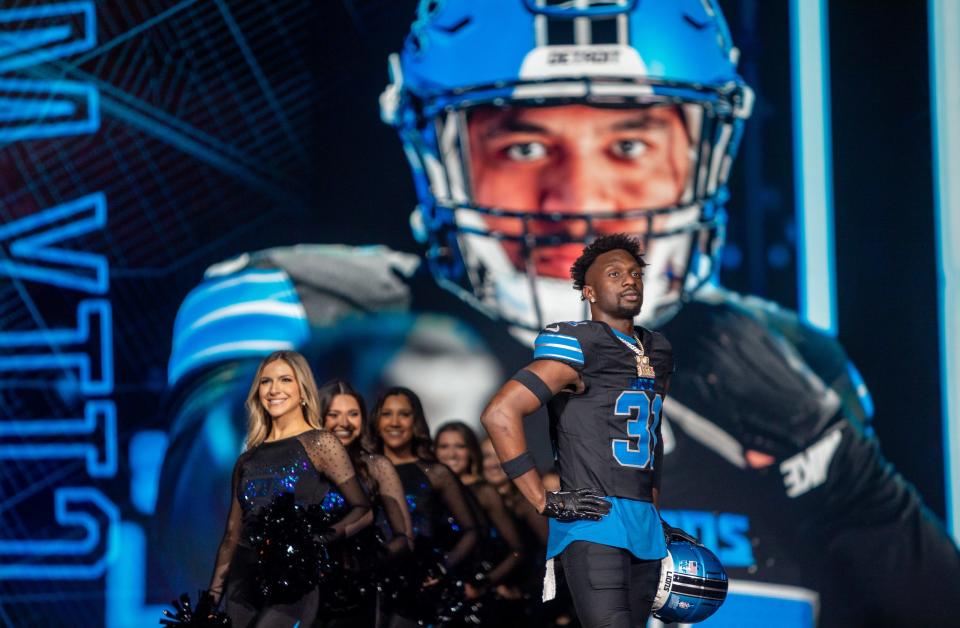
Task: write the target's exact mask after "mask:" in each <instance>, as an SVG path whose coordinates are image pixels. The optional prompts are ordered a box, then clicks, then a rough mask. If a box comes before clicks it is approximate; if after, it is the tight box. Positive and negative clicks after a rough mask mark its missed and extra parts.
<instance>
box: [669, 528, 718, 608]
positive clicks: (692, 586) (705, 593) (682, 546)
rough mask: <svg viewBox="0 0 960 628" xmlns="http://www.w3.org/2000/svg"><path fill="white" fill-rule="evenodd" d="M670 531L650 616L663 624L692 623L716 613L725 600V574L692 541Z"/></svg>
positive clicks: (686, 535)
mask: <svg viewBox="0 0 960 628" xmlns="http://www.w3.org/2000/svg"><path fill="white" fill-rule="evenodd" d="M673 531H674V532H675V533H674V534H671V535H670V537H669V540H668V542H667V556H666V558H664V559H663V561H662V562H661V564H660V585H659V586H658V587H657V596H656V597H655V598H654V600H653V606H652V611H653V616H654V617H656V618H657V619H659V620H660V621H662V622H663V623H665V624H670V623H674V622H676V623H681V624H693V623H696V622H699V621H703V620H704V619H706V618H707V617H710V616H711V615H713V614H714V613H715V612H717V609H718V608H720V605H721V604H723V601H724V600H725V599H726V598H727V586H728V583H727V572H726V571H725V570H724V568H723V565H722V564H721V563H720V560H719V559H718V558H717V557H716V555H715V554H714V553H713V552H711V551H710V550H708V549H707V548H706V547H704V546H703V545H700V544H699V543H698V542H697V541H696V539H694V538H693V537H691V536H689V535H688V534H686V533H685V532H682V531H680V530H677V529H676V528H673Z"/></svg>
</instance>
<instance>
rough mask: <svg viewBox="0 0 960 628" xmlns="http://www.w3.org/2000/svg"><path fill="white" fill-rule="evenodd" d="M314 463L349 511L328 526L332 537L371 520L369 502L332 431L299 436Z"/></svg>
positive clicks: (355, 529)
mask: <svg viewBox="0 0 960 628" xmlns="http://www.w3.org/2000/svg"><path fill="white" fill-rule="evenodd" d="M299 438H300V443H301V444H302V445H303V448H304V450H306V452H307V455H308V456H309V457H310V461H311V462H312V463H313V466H314V467H315V468H316V469H317V471H319V472H320V473H322V474H323V475H325V476H327V477H328V478H330V480H332V481H333V482H334V483H335V484H336V485H337V490H339V491H340V494H341V495H343V498H344V499H345V500H346V502H347V504H348V505H349V506H350V510H349V511H348V512H347V514H346V515H344V517H343V519H341V520H340V521H338V522H337V523H335V524H333V526H331V527H332V528H333V535H332V539H331V540H334V539H339V538H342V537H344V536H353V535H354V534H356V533H357V532H358V531H360V530H362V529H363V528H364V527H366V526H368V525H370V524H371V523H372V522H373V516H372V513H371V512H370V502H369V501H367V496H366V495H365V494H364V493H363V488H362V487H361V486H360V482H359V481H358V480H357V475H356V473H355V472H354V469H353V463H352V462H350V455H349V454H348V453H347V450H346V449H345V448H344V447H343V445H341V444H340V440H339V439H338V438H337V437H336V436H334V435H333V433H331V432H328V431H326V430H313V431H310V432H306V433H304V434H302V435H300V436H299Z"/></svg>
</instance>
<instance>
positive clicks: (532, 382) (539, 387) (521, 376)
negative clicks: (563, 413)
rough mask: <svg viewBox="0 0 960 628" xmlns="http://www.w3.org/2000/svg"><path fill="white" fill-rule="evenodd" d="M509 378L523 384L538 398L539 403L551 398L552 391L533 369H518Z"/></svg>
mask: <svg viewBox="0 0 960 628" xmlns="http://www.w3.org/2000/svg"><path fill="white" fill-rule="evenodd" d="M510 379H512V380H513V381H515V382H517V383H519V384H521V385H523V386H524V387H525V388H526V389H527V390H529V391H530V392H532V393H533V394H534V396H535V397H536V398H537V399H539V400H540V404H541V405H542V404H545V403H547V402H548V401H550V400H551V399H553V393H552V392H551V391H550V387H549V386H547V385H546V384H545V383H544V382H543V380H542V379H540V376H539V375H537V374H536V373H534V372H533V371H528V370H527V369H520V370H519V371H517V372H516V373H515V374H514V376H513V377H511V378H510Z"/></svg>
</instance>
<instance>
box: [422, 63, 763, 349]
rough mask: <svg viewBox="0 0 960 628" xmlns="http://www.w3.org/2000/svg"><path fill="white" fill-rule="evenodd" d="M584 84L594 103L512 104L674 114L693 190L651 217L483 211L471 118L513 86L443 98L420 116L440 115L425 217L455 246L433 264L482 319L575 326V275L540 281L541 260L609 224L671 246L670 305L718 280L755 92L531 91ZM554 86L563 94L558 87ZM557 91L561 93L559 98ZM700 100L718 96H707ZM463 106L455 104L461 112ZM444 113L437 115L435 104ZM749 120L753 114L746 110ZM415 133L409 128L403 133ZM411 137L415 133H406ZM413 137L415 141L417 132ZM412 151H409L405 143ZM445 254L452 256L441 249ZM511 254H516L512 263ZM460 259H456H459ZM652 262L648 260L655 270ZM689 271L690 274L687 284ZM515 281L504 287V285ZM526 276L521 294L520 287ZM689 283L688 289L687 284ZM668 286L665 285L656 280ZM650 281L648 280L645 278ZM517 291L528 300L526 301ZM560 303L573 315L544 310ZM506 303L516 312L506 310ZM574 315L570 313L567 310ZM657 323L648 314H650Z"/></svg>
mask: <svg viewBox="0 0 960 628" xmlns="http://www.w3.org/2000/svg"><path fill="white" fill-rule="evenodd" d="M533 83H535V84H537V85H542V84H544V83H563V84H564V85H565V86H570V85H579V86H581V88H582V89H583V90H584V91H585V92H586V93H588V94H591V97H590V98H589V99H587V100H586V101H585V100H584V98H583V96H582V95H577V96H573V95H572V93H573V91H574V90H572V89H569V87H565V88H564V89H563V90H561V91H562V93H563V94H564V95H563V96H560V97H555V98H545V97H543V96H542V94H538V93H537V92H531V91H527V92H525V94H527V95H529V96H530V98H516V95H517V94H518V92H519V90H514V92H513V93H514V97H513V98H511V99H510V101H509V102H510V105H511V106H519V107H534V106H536V107H551V106H559V105H564V104H581V105H582V104H588V105H591V106H594V107H598V108H616V109H625V108H643V107H650V106H656V105H671V106H676V107H677V108H678V109H679V110H680V111H681V112H682V117H683V119H684V122H685V125H684V126H685V128H686V130H687V133H688V139H689V141H690V147H691V151H690V152H691V155H690V166H689V174H688V177H687V182H686V185H685V188H684V190H683V193H682V195H681V197H680V198H679V201H678V202H677V203H675V204H673V205H671V206H668V207H658V208H654V209H630V210H626V211H604V212H593V211H589V210H588V211H584V212H580V211H564V212H550V213H544V212H541V211H540V210H538V209H536V208H529V209H526V210H516V209H503V208H499V207H492V206H484V205H480V204H479V203H477V202H475V200H474V196H473V191H472V189H471V188H472V177H471V168H470V146H469V133H468V124H469V116H470V113H471V111H472V110H473V109H474V108H475V107H480V106H484V105H486V106H489V105H491V104H492V105H494V106H501V105H503V102H502V101H501V100H500V99H499V98H494V99H493V100H487V99H486V98H482V97H479V96H480V94H483V95H484V96H486V97H490V96H491V95H492V94H491V88H493V89H494V91H495V92H497V94H498V96H503V95H504V92H503V90H504V89H505V88H506V87H507V86H506V85H502V84H498V85H496V86H482V87H477V88H471V89H469V90H462V91H461V92H459V93H458V94H457V95H456V96H454V95H453V94H445V95H443V96H441V97H438V98H436V99H432V100H431V102H430V103H423V104H424V107H423V109H421V112H422V113H424V114H425V113H426V112H428V111H431V110H432V111H436V112H437V115H436V116H435V117H434V118H432V120H430V123H428V124H425V125H424V126H422V127H421V128H420V129H419V133H418V135H419V137H418V140H419V141H417V142H416V144H415V145H416V147H417V149H418V150H417V151H416V153H417V158H418V159H419V160H420V162H422V163H424V164H426V166H425V167H424V168H422V169H421V172H422V173H423V174H424V175H425V177H426V178H427V179H428V181H429V192H430V194H429V197H428V198H427V199H424V198H423V195H421V198H422V200H429V201H430V205H432V206H430V207H421V211H424V210H427V211H428V213H430V214H432V215H433V218H434V219H436V218H437V216H438V215H442V216H445V217H446V218H447V220H444V221H443V222H447V223H448V226H449V228H450V233H449V234H448V235H449V238H450V239H451V240H453V239H454V238H455V240H456V244H455V246H450V245H451V244H453V242H452V241H451V242H449V243H446V244H444V243H441V242H438V241H436V239H432V241H431V244H432V246H433V247H434V249H435V250H434V251H432V253H433V255H432V259H433V261H434V262H435V263H434V264H432V266H433V269H434V272H435V274H437V275H438V279H439V280H440V283H441V284H442V285H443V286H444V287H446V288H448V289H451V290H453V291H454V292H456V293H457V294H458V295H460V296H461V297H464V298H466V299H467V300H469V301H470V302H471V303H473V304H474V305H475V306H480V307H481V309H482V310H483V311H486V312H487V313H488V314H490V315H492V316H494V317H496V318H501V319H505V320H507V321H508V322H510V323H512V324H514V325H518V326H520V327H523V328H526V329H529V330H536V329H539V328H540V327H542V326H543V325H544V324H546V323H548V322H550V321H551V320H568V319H572V318H578V317H580V316H581V315H582V314H583V313H584V312H585V310H584V309H582V308H581V307H579V306H577V305H573V306H571V302H573V303H575V302H576V296H575V295H574V294H571V292H570V282H569V279H568V277H566V276H564V277H550V276H542V275H539V274H538V273H537V271H536V259H535V252H537V251H538V250H542V249H544V248H549V247H557V246H560V245H563V244H570V243H573V244H577V245H586V244H587V243H589V242H590V241H592V240H593V239H594V238H595V237H596V236H597V235H598V234H602V233H609V232H611V229H610V228H609V225H612V224H614V223H622V222H625V221H631V222H635V223H638V224H642V225H643V228H642V229H636V230H635V232H634V235H637V236H639V237H640V238H641V241H642V242H643V244H644V250H645V251H647V253H648V255H652V256H653V257H656V246H651V244H653V243H654V242H656V241H660V242H670V243H671V244H670V246H669V247H661V248H669V249H671V252H672V254H671V255H670V258H671V259H669V260H668V261H667V264H666V268H665V270H666V271H667V272H668V273H669V274H670V275H671V276H670V277H667V278H666V283H668V284H670V286H668V287H669V288H670V290H661V291H662V292H670V293H672V294H671V298H673V299H676V298H677V297H679V296H680V295H681V294H682V293H683V291H684V290H687V291H690V290H692V289H696V287H698V286H699V285H702V284H703V283H704V282H705V281H706V280H708V279H709V277H710V276H711V275H712V274H713V272H714V270H713V269H714V266H715V265H714V257H715V253H716V252H717V251H718V250H719V246H718V244H719V243H720V242H721V241H722V225H723V222H724V216H723V212H722V209H721V207H722V205H723V202H724V201H725V200H726V199H725V197H726V189H725V181H726V177H727V174H728V173H729V167H730V163H731V161H732V158H733V154H734V152H735V149H736V144H737V140H738V139H739V134H740V130H741V129H740V127H741V126H742V118H743V117H746V116H745V115H739V114H738V108H739V107H738V104H737V101H738V99H739V98H741V97H740V96H739V95H738V94H740V93H741V92H742V90H746V91H747V92H749V90H748V89H747V88H745V87H743V86H739V85H735V86H728V87H725V88H724V89H716V88H706V87H703V86H691V85H689V84H681V83H670V82H667V81H649V82H643V81H635V80H631V81H616V80H614V81H611V80H605V81H597V80H596V79H563V80H558V81H553V80H550V81H535V82H533ZM601 84H602V85H606V86H608V87H609V86H611V85H614V86H615V85H619V86H620V87H621V88H626V89H621V90H619V95H615V94H614V91H613V90H612V89H607V90H603V89H599V90H598V89H597V87H598V85H601ZM551 87H553V88H556V87H558V85H556V84H553V85H551ZM665 87H669V89H667V90H666V91H667V93H666V94H657V93H655V91H656V90H657V89H660V88H665ZM554 93H556V90H554ZM705 94H712V97H711V98H706V97H705ZM454 101H457V102H456V106H455V103H454ZM441 102H442V103H444V104H445V105H446V106H445V108H443V109H442V110H438V109H437V108H436V107H437V106H438V104H439V103H441ZM748 111H749V110H747V112H748ZM408 129H409V127H408ZM409 130H412V129H409ZM411 135H413V134H412V133H411ZM408 146H409V144H408ZM495 219H500V221H501V224H503V220H504V219H507V220H509V221H512V222H513V223H515V224H516V225H517V226H516V227H515V228H511V229H509V230H505V229H498V228H496V227H495V226H492V224H491V221H494V220H495ZM438 245H440V246H441V248H442V249H446V250H445V251H437V250H436V247H437V246H438ZM504 246H509V247H512V250H513V251H519V254H517V253H514V255H513V259H511V256H509V255H507V253H506V251H505V249H504ZM452 249H456V250H452ZM648 261H650V260H648ZM688 270H692V271H694V272H693V276H689V273H688ZM507 276H510V277H509V280H504V279H503V278H504V277H507ZM521 277H522V287H521V282H520V278H521ZM685 277H686V281H684V278H685ZM657 280H658V281H660V282H661V283H663V282H664V278H658V279H657ZM648 281H649V279H648ZM545 282H546V283H552V284H557V283H560V284H562V287H563V290H564V292H560V291H559V290H558V289H556V287H554V288H553V289H550V290H544V289H543V286H544V283H545ZM521 290H522V292H524V293H525V294H523V295H522V296H521ZM558 299H559V300H560V301H563V302H564V305H563V308H564V311H569V312H570V314H567V315H565V316H560V317H557V315H556V314H554V313H553V311H554V310H556V309H557V308H555V307H545V305H546V304H545V303H544V301H545V300H549V301H555V300H558ZM645 300H646V303H647V305H646V306H645V311H649V310H653V309H655V308H656V307H657V306H659V305H661V304H659V303H651V302H650V299H649V298H646V299H645ZM508 302H510V303H508ZM571 310H572V311H571ZM651 313H652V312H651Z"/></svg>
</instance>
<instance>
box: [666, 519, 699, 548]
mask: <svg viewBox="0 0 960 628" xmlns="http://www.w3.org/2000/svg"><path fill="white" fill-rule="evenodd" d="M660 525H662V526H663V538H664V540H666V542H667V545H670V541H674V540H677V539H679V540H682V541H688V542H690V543H693V544H694V545H700V544H701V543H700V539H698V538H697V537H695V536H693V535H692V534H690V533H689V532H686V531H684V530H682V529H680V528H674V527H673V526H672V525H670V524H669V523H667V522H666V521H664V520H663V519H660Z"/></svg>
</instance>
